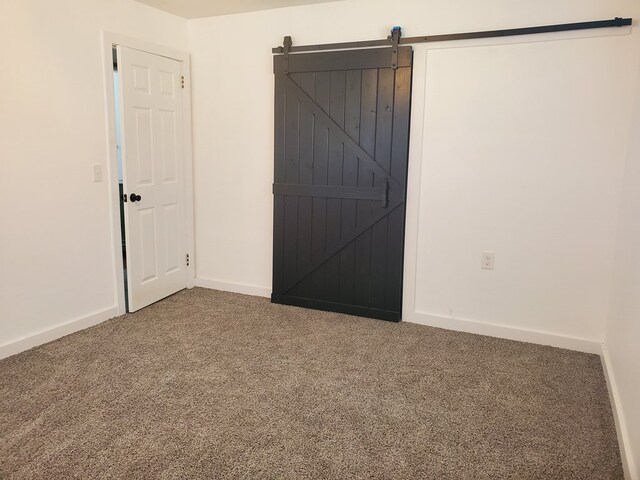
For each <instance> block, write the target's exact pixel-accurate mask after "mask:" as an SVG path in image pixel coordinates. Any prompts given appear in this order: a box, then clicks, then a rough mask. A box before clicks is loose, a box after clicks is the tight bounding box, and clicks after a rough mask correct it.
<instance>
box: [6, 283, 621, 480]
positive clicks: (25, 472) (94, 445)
mask: <svg viewBox="0 0 640 480" xmlns="http://www.w3.org/2000/svg"><path fill="white" fill-rule="evenodd" d="M0 478H29V479H37V478H47V479H63V478H126V479H134V478H246V479H254V478H292V479H298V478H327V479H328V478H339V479H345V478H381V479H394V478H407V479H419V478H425V479H488V478H491V479H506V478H513V479H537V478H545V479H573V478H575V479H605V478H606V479H612V478H622V470H621V465H620V458H619V454H618V446H617V441H616V434H615V430H614V425H613V420H612V414H611V409H610V405H609V400H608V397H607V389H606V385H605V380H604V378H603V373H602V368H601V365H600V360H599V358H598V357H597V356H595V355H587V354H581V353H575V352H570V351H567V350H561V349H555V348H550V347H542V346H536V345H530V344H526V343H518V342H511V341H507V340H499V339H494V338H488V337H481V336H476V335H469V334H463V333H455V332H449V331H445V330H440V329H435V328H429V327H424V326H419V325H413V324H409V323H401V324H393V323H386V322H382V321H377V320H368V319H362V318H357V317H350V316H346V315H339V314H331V313H323V312H318V311H313V310H304V309H300V308H295V307H284V306H279V305H271V304H270V303H269V302H268V300H266V299H263V298H257V297H249V296H244V295H237V294H231V293H222V292H216V291H211V290H203V289H194V290H191V291H184V292H181V293H179V294H177V295H174V296H173V297H170V298H168V299H166V300H164V301H162V302H159V303H157V304H155V305H152V306H151V307H148V308H146V309H144V310H142V311H140V312H138V313H135V314H132V315H127V316H124V317H120V318H117V319H114V320H111V321H109V322H106V323H103V324H101V325H98V326H96V327H93V328H90V329H88V330H85V331H82V332H79V333H76V334H73V335H70V336H67V337H65V338H62V339H60V340H57V341H55V342H52V343H49V344H47V345H44V346H42V347H39V348H36V349H33V350H31V351H28V352H24V353H22V354H19V355H16V356H14V357H11V358H8V359H4V360H2V361H0Z"/></svg>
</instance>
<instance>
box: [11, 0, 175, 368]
mask: <svg viewBox="0 0 640 480" xmlns="http://www.w3.org/2000/svg"><path fill="white" fill-rule="evenodd" d="M101 29H105V30H107V31H112V32H116V33H120V34H123V35H128V36H131V37H135V38H138V39H140V40H144V41H147V42H151V43H156V44H160V45H165V46H169V47H173V48H175V49H181V50H186V49H187V22H186V21H185V20H183V19H180V18H177V17H174V16H171V15H168V14H165V13H162V12H159V11H158V10H155V9H152V8H150V7H147V6H146V5H142V4H140V3H138V2H134V1H131V0H91V1H86V0H56V1H55V2H53V1H50V0H2V2H0V44H2V46H3V48H2V64H3V67H2V69H1V71H0V91H1V92H2V93H1V95H2V99H1V100H0V102H1V103H0V225H1V227H0V354H2V355H6V354H11V353H13V352H14V351H15V350H16V349H18V350H19V349H20V348H22V347H24V346H25V345H26V346H28V345H29V340H25V342H26V343H25V342H18V344H19V345H20V346H18V344H16V343H15V342H16V341H18V340H20V339H24V338H25V337H26V338H28V337H31V336H33V335H34V334H37V333H41V332H44V331H47V330H49V329H52V328H55V327H58V326H60V325H62V324H65V323H67V322H70V321H73V320H79V319H85V320H86V319H93V320H100V319H104V318H105V317H108V316H111V315H113V314H114V313H115V309H114V306H115V304H116V292H115V279H114V271H113V266H112V263H113V259H112V256H113V248H112V244H111V242H112V238H113V235H112V231H111V216H110V210H109V195H108V184H107V181H106V177H107V129H106V120H105V118H106V117H105V101H104V89H103V78H104V76H103V62H102V46H101ZM94 163H98V164H102V165H103V167H104V174H105V181H104V182H102V183H93V181H92V165H93V164H94ZM80 323H82V322H80ZM38 338H41V340H42V339H47V336H46V335H45V336H44V337H38ZM35 343H38V341H37V339H36V341H35ZM2 355H0V356H2Z"/></svg>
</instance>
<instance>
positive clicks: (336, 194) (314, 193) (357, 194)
mask: <svg viewBox="0 0 640 480" xmlns="http://www.w3.org/2000/svg"><path fill="white" fill-rule="evenodd" d="M273 194H274V195H293V196H296V197H320V198H346V199H353V200H379V201H381V202H382V206H383V207H386V206H387V204H388V203H389V182H388V181H387V182H385V184H384V186H382V187H380V188H366V187H348V186H337V185H304V184H293V183H274V184H273Z"/></svg>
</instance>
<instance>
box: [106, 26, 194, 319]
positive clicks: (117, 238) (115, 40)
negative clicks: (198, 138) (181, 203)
mask: <svg viewBox="0 0 640 480" xmlns="http://www.w3.org/2000/svg"><path fill="white" fill-rule="evenodd" d="M115 45H122V46H124V47H129V48H133V49H136V50H142V51H143V52H148V53H152V54H155V55H160V56H162V57H168V58H172V59H174V60H177V61H179V62H182V74H183V75H184V80H185V81H184V92H183V93H184V101H183V102H182V104H183V107H182V108H183V118H184V121H183V132H182V139H183V141H182V145H183V147H182V148H183V151H182V158H183V162H184V182H185V185H184V192H185V207H186V217H187V218H186V224H187V232H186V233H187V253H188V254H189V259H190V261H189V266H188V267H187V288H192V287H193V286H194V279H195V268H194V260H195V258H194V253H195V243H194V233H193V232H194V217H193V151H192V149H193V146H192V141H191V139H192V137H191V63H190V57H189V54H188V53H186V52H180V51H177V50H173V49H171V48H167V47H163V46H160V45H154V44H151V43H147V42H144V41H141V40H138V39H135V38H131V37H126V36H124V35H120V34H117V33H113V32H107V31H104V30H103V31H102V62H103V69H104V94H105V97H104V101H105V112H106V121H107V177H106V178H107V181H108V182H109V205H110V211H111V231H112V237H111V243H112V257H113V258H112V263H113V280H114V286H115V289H116V303H117V307H118V315H123V314H124V313H126V306H125V294H124V265H123V263H122V230H121V227H120V191H119V189H118V152H117V150H118V148H117V144H116V113H115V102H116V98H115V92H114V88H113V53H112V51H113V47H114V46H115Z"/></svg>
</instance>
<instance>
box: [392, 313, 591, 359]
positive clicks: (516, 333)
mask: <svg viewBox="0 0 640 480" xmlns="http://www.w3.org/2000/svg"><path fill="white" fill-rule="evenodd" d="M402 320H403V321H405V322H412V323H419V324H421V325H428V326H430V327H438V328H444V329H447V330H455V331H458V332H466V333H475V334H477V335H486V336H489V337H497V338H506V339H508V340H516V341H519V342H527V343H536V344H538V345H549V346H552V347H558V348H566V349H567V350H575V351H578V352H586V353H594V354H596V355H600V353H601V351H602V350H601V343H600V342H599V341H598V340H591V339H587V338H578V337H570V336H565V335H558V334H555V333H549V332H541V331H537V330H529V329H526V328H519V327H511V326H506V325H498V324H495V323H486V322H479V321H476V320H468V319H460V318H449V317H445V316H442V315H434V314H430V313H423V312H413V313H408V314H404V315H403V318H402Z"/></svg>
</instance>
